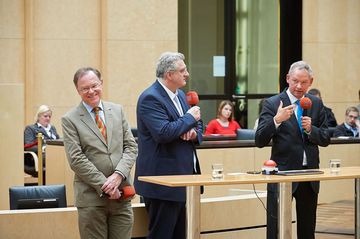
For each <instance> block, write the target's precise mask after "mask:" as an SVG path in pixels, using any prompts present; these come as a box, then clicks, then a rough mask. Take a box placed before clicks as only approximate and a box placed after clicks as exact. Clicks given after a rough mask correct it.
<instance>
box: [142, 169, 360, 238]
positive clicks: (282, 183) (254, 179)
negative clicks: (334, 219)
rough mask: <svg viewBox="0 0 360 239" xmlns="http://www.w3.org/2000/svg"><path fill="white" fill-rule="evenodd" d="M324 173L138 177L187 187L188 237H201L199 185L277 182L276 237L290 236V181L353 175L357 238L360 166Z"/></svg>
mask: <svg viewBox="0 0 360 239" xmlns="http://www.w3.org/2000/svg"><path fill="white" fill-rule="evenodd" d="M321 170H322V171H324V174H314V175H296V176H278V175H251V174H242V175H231V176H229V175H225V177H224V179H222V180H213V179H212V178H211V175H177V176H147V177H139V180H140V181H144V182H149V183H155V184H160V185H164V186H168V187H184V186H185V187H186V211H187V239H199V238H200V185H204V186H214V185H229V184H264V183H279V220H278V227H279V238H280V239H289V238H292V230H291V213H292V212H291V200H292V193H291V183H292V182H305V181H326V180H340V179H355V185H356V186H355V191H356V192H355V196H356V200H355V205H356V213H355V217H356V218H355V238H356V239H360V232H359V227H358V225H357V224H358V223H357V222H359V219H360V217H359V207H358V206H357V205H360V204H359V203H360V199H359V198H360V197H359V196H358V194H359V193H360V186H359V185H360V184H359V178H360V167H343V168H341V170H340V172H339V173H336V174H334V173H330V171H329V169H328V168H323V169H321Z"/></svg>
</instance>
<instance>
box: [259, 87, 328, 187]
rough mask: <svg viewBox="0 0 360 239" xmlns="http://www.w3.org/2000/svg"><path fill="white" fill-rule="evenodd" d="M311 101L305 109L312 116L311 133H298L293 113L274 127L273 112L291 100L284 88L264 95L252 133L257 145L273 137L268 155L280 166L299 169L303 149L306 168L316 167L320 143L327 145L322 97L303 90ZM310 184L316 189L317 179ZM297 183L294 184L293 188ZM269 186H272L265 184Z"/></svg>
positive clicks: (267, 141)
mask: <svg viewBox="0 0 360 239" xmlns="http://www.w3.org/2000/svg"><path fill="white" fill-rule="evenodd" d="M305 96H306V97H308V98H310V99H311V101H312V107H311V108H310V109H309V110H307V115H308V116H309V117H311V124H312V131H311V134H310V135H306V134H303V136H302V134H301V132H300V129H299V126H298V123H297V119H296V116H295V114H293V115H292V116H291V117H290V119H289V120H287V121H285V122H282V123H281V125H280V126H279V127H278V128H277V129H276V127H275V123H274V120H273V118H274V116H275V115H276V113H277V109H278V107H279V104H280V100H281V101H282V102H283V107H285V106H288V105H290V104H291V102H290V99H289V97H288V95H287V94H286V91H283V92H282V93H280V94H279V95H276V96H273V97H270V98H269V99H266V100H265V101H264V103H263V109H262V112H261V114H260V118H259V126H258V128H257V130H256V134H255V144H256V146H257V147H264V146H266V145H267V144H269V142H270V140H272V144H273V146H272V150H271V159H272V160H274V161H275V162H276V163H277V165H278V168H279V170H293V169H302V162H303V152H304V150H305V153H306V156H307V166H308V168H319V149H318V145H319V146H324V147H325V146H327V145H329V143H330V136H329V132H328V128H327V121H326V113H325V109H324V105H323V103H322V101H321V100H320V99H318V98H316V97H314V96H312V95H309V94H306V95H305ZM311 184H312V188H313V190H314V191H315V192H319V183H318V182H312V183H311ZM297 185H298V183H294V184H293V192H294V191H295V190H296V188H297ZM268 189H270V190H271V188H268Z"/></svg>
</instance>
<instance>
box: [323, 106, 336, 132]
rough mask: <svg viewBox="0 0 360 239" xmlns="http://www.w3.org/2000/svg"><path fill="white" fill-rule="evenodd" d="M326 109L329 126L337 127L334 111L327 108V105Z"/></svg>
mask: <svg viewBox="0 0 360 239" xmlns="http://www.w3.org/2000/svg"><path fill="white" fill-rule="evenodd" d="M324 109H325V112H326V120H327V126H328V127H336V126H337V122H336V118H335V115H334V113H333V112H332V110H331V109H330V108H329V107H326V106H325V105H324Z"/></svg>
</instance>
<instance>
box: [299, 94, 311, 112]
mask: <svg viewBox="0 0 360 239" xmlns="http://www.w3.org/2000/svg"><path fill="white" fill-rule="evenodd" d="M311 106H312V101H311V100H310V99H309V98H308V97H304V98H302V99H301V100H300V107H301V108H303V109H304V110H308V109H310V108H311Z"/></svg>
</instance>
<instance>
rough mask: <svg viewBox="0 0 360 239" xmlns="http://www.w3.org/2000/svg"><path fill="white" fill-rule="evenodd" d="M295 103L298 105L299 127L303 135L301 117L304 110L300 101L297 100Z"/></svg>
mask: <svg viewBox="0 0 360 239" xmlns="http://www.w3.org/2000/svg"><path fill="white" fill-rule="evenodd" d="M295 103H296V105H297V110H296V117H297V122H298V125H299V128H300V132H301V133H302V132H303V128H302V125H301V116H302V114H303V109H302V108H301V107H300V100H297V101H296V102H295Z"/></svg>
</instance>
